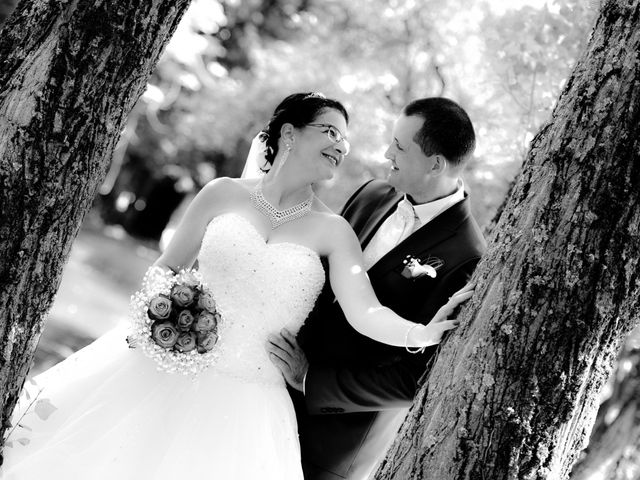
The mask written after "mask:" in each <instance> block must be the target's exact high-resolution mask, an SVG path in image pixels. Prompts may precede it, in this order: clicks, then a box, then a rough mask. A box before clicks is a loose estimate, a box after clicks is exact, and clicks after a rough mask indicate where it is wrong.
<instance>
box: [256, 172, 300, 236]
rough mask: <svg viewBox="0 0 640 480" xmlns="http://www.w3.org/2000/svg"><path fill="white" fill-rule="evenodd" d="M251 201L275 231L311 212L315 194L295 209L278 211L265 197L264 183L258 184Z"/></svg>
mask: <svg viewBox="0 0 640 480" xmlns="http://www.w3.org/2000/svg"><path fill="white" fill-rule="evenodd" d="M251 201H252V203H253V206H254V207H255V208H256V210H258V211H259V212H260V213H262V214H263V215H264V216H266V217H267V218H268V219H269V221H270V222H271V230H274V229H276V228H278V227H279V226H280V225H282V224H284V223H287V222H290V221H292V220H296V219H298V218H302V217H304V216H305V215H307V214H308V213H309V212H311V204H312V203H313V192H311V195H309V198H307V199H306V200H305V201H303V202H300V203H298V204H297V205H294V206H293V207H289V208H285V209H284V210H278V209H277V208H276V207H274V206H273V205H271V203H269V200H267V199H266V198H264V195H263V194H262V182H258V185H256V188H255V189H254V190H253V191H252V192H251Z"/></svg>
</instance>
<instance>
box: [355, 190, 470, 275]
mask: <svg viewBox="0 0 640 480" xmlns="http://www.w3.org/2000/svg"><path fill="white" fill-rule="evenodd" d="M463 199H464V184H463V183H462V180H458V188H457V189H456V191H455V192H453V193H452V194H451V195H447V196H446V197H442V198H439V199H438V200H434V201H433V202H427V203H422V204H420V205H412V204H411V202H409V200H408V199H407V196H406V195H405V196H404V198H403V199H402V200H401V201H400V203H398V206H397V208H396V210H395V211H394V212H393V213H392V214H391V215H389V217H387V219H386V220H385V221H384V222H382V225H380V228H378V230H377V231H376V233H375V234H374V235H373V238H372V239H371V241H370V242H369V244H368V245H367V246H366V248H365V249H364V252H363V253H364V267H365V269H366V270H369V269H370V268H371V267H372V266H373V265H375V264H376V262H377V261H378V260H380V259H381V258H382V257H383V256H385V255H386V254H387V253H388V252H389V251H391V249H393V248H394V247H395V246H396V245H398V244H399V243H400V242H402V241H403V240H404V239H406V238H407V237H408V236H409V235H411V234H412V233H413V232H415V231H416V230H417V229H418V228H420V227H422V226H423V225H426V224H427V223H429V222H430V221H431V220H433V219H434V218H436V217H437V216H438V215H440V214H441V213H442V212H444V211H445V210H447V209H449V208H451V207H452V206H454V205H455V204H456V203H459V202H461V201H462V200H463Z"/></svg>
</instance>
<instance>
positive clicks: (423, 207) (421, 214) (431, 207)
mask: <svg viewBox="0 0 640 480" xmlns="http://www.w3.org/2000/svg"><path fill="white" fill-rule="evenodd" d="M404 198H405V199H407V195H405V196H404ZM462 200H464V183H463V181H462V179H461V178H459V179H458V188H457V189H456V191H455V192H453V193H452V194H451V195H447V196H446V197H442V198H439V199H437V200H434V201H433V202H427V203H421V204H419V205H414V206H413V209H414V211H415V212H416V215H417V216H418V218H419V219H420V222H421V223H422V225H425V224H427V223H429V222H430V221H431V220H432V219H433V218H434V217H435V216H437V215H439V214H440V213H442V212H444V211H445V210H447V209H448V208H450V207H453V206H454V205H455V204H456V203H458V202H461V201H462Z"/></svg>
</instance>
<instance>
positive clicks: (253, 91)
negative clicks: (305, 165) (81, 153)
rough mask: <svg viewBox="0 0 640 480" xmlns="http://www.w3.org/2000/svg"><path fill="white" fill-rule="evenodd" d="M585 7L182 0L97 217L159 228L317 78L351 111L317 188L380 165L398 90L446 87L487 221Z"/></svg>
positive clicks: (347, 184) (352, 183)
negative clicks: (182, 14) (340, 157)
mask: <svg viewBox="0 0 640 480" xmlns="http://www.w3.org/2000/svg"><path fill="white" fill-rule="evenodd" d="M594 15H595V10H594V9H589V8H588V6H585V5H583V4H582V3H580V2H577V1H573V0H555V1H547V2H544V1H536V0H529V1H524V2H496V1H491V2H490V1H488V0H476V1H473V2H468V1H467V2H463V1H461V0H450V1H448V2H427V4H426V5H425V2H417V1H415V0H395V1H382V0H367V1H365V0H351V1H346V0H327V1H322V2H320V1H317V0H316V1H314V0H305V1H303V0H270V1H259V0H252V1H244V2H240V1H232V0H229V1H224V2H219V1H216V0H194V2H193V4H192V7H191V9H190V11H189V13H188V14H187V16H186V18H185V19H184V21H183V23H182V25H181V27H180V30H179V31H178V32H177V33H176V35H175V36H174V38H173V40H172V42H171V44H170V45H169V47H168V48H167V51H166V52H165V55H164V57H163V60H162V61H161V63H160V64H159V66H158V69H157V71H156V73H155V75H154V76H153V77H152V79H151V80H150V82H149V85H148V88H147V91H146V93H145V94H144V96H143V97H142V99H141V100H140V103H139V104H138V106H137V107H136V109H135V110H134V112H133V113H132V115H131V116H130V119H129V125H128V126H127V129H126V131H125V132H124V135H123V136H122V141H121V145H120V148H119V151H118V152H117V154H116V158H114V161H113V166H112V168H111V172H110V174H109V176H108V178H107V180H106V181H105V184H104V185H103V187H102V189H101V191H100V195H99V196H98V198H97V199H96V204H95V211H94V213H95V215H94V217H93V218H94V219H96V218H99V219H100V220H101V221H102V222H104V223H106V224H119V225H122V226H123V227H124V228H125V229H126V230H127V231H128V232H129V233H130V234H132V235H134V236H137V237H140V238H146V239H151V240H158V239H159V238H160V235H161V233H162V231H163V229H164V227H165V226H166V224H167V223H168V221H169V218H170V217H171V215H172V213H173V212H174V211H175V209H176V208H177V207H178V205H179V204H180V203H181V202H182V201H183V200H184V199H185V198H187V199H189V198H191V194H193V192H194V191H196V190H197V189H198V188H200V187H201V186H202V185H203V184H205V183H206V182H207V181H209V180H211V179H213V178H215V177H217V176H224V175H228V176H238V175H239V174H240V172H241V171H242V165H243V162H244V158H245V156H246V154H247V152H248V149H249V145H250V142H251V139H252V137H253V136H254V135H255V134H256V133H257V132H258V131H259V130H260V129H261V128H262V126H263V125H264V124H265V123H266V121H267V120H268V118H269V114H270V113H271V112H272V111H273V108H274V107H275V105H276V104H277V103H278V102H279V100H281V99H282V98H284V97H285V96H286V95H288V94H289V93H292V92H295V91H322V92H323V93H325V94H326V95H328V96H333V97H336V98H338V99H340V100H342V101H343V102H344V103H345V105H346V106H347V108H348V109H349V111H350V112H351V114H352V121H351V125H350V131H349V137H350V141H351V143H352V145H353V153H352V154H351V156H350V157H349V159H348V161H347V162H345V163H344V164H343V166H342V167H341V169H340V171H339V172H338V174H337V175H336V177H335V178H334V179H333V180H332V181H330V182H327V183H325V184H322V185H318V188H317V191H318V194H319V195H320V197H321V198H322V199H323V200H324V201H325V202H326V203H327V204H328V205H329V206H330V207H332V208H334V209H339V208H340V206H341V205H342V203H343V202H344V201H345V200H346V198H347V197H348V195H349V194H350V193H351V192H352V191H353V190H354V189H355V188H356V187H357V186H358V185H359V184H360V183H362V182H363V181H365V180H366V179H369V178H372V177H374V176H376V177H384V176H385V175H386V169H387V165H386V164H385V159H384V151H385V148H386V145H387V143H388V140H389V138H390V131H391V128H392V125H393V120H394V118H395V117H396V115H397V114H398V112H399V111H400V109H401V107H402V106H403V105H404V104H405V103H407V101H409V100H410V99H413V98H417V97H422V96H432V95H443V96H447V97H450V98H453V99H455V100H456V101H458V102H459V103H461V104H462V105H463V106H464V107H465V109H467V111H468V112H469V114H470V116H471V118H472V120H473V122H474V124H475V127H476V131H477V135H478V149H477V152H476V156H475V158H474V161H473V162H472V164H471V165H470V167H469V169H468V171H467V174H466V182H467V187H468V189H469V190H470V191H471V192H472V194H473V198H474V213H475V215H476V217H477V218H478V219H479V221H480V223H481V224H482V225H485V226H488V224H489V221H490V219H491V217H492V216H493V214H494V212H495V211H496V209H497V207H498V206H499V205H500V203H501V202H502V200H503V198H504V196H505V194H506V191H507V189H508V187H509V184H510V182H511V180H512V178H513V176H514V175H515V172H517V170H518V168H519V165H520V162H521V159H522V158H523V155H524V152H525V151H526V148H527V145H528V143H529V141H530V139H531V137H532V135H533V133H534V132H536V131H537V130H538V128H539V127H540V125H541V124H542V122H544V120H545V119H546V117H547V115H548V113H549V112H550V109H551V107H552V106H553V102H554V100H555V98H556V97H557V96H558V93H559V91H560V88H561V87H562V85H563V82H564V80H565V78H566V75H567V74H568V72H569V71H570V68H571V66H572V64H573V62H574V59H575V58H576V56H577V54H578V52H579V51H580V49H581V48H582V45H583V44H584V43H585V41H586V39H587V36H588V32H589V29H590V27H591V23H592V21H593V19H594Z"/></svg>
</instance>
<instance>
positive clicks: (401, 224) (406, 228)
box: [364, 198, 420, 269]
mask: <svg viewBox="0 0 640 480" xmlns="http://www.w3.org/2000/svg"><path fill="white" fill-rule="evenodd" d="M416 220H417V219H416V213H415V210H414V209H413V205H411V202H409V200H407V199H406V198H404V199H402V200H401V201H400V203H398V206H397V208H396V210H395V212H393V213H392V214H391V215H390V216H389V218H387V219H386V220H385V221H384V222H383V223H382V225H381V226H380V228H379V229H378V231H377V232H376V233H375V235H374V236H373V238H372V239H371V242H370V243H369V245H367V248H365V251H364V266H365V268H366V269H369V268H371V267H372V266H373V265H374V264H375V263H376V262H377V261H378V260H380V259H381V258H382V257H383V256H384V255H386V254H387V253H388V252H389V251H390V250H391V249H393V248H394V247H395V246H396V245H398V244H399V243H400V242H402V241H403V240H404V239H405V238H407V237H408V236H409V235H411V234H412V233H413V231H414V229H415V228H416V227H417V226H419V224H420V222H419V221H416Z"/></svg>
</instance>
